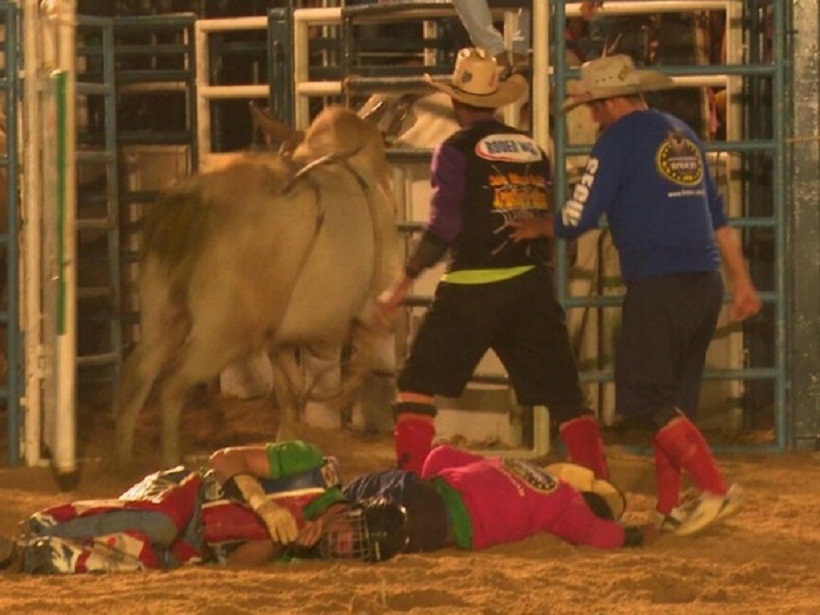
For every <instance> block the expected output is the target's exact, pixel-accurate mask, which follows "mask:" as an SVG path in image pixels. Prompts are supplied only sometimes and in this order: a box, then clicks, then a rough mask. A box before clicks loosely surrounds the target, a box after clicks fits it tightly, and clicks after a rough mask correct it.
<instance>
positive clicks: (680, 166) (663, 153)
mask: <svg viewBox="0 0 820 615" xmlns="http://www.w3.org/2000/svg"><path fill="white" fill-rule="evenodd" d="M655 164H656V165H657V168H658V171H659V172H660V174H661V175H662V176H663V177H665V178H667V179H668V180H670V181H672V182H674V183H676V184H678V185H679V186H696V185H698V184H699V183H700V182H701V181H702V180H703V158H701V155H700V150H698V147H697V145H695V144H694V143H693V142H692V141H691V140H690V139H687V138H686V137H684V136H683V135H682V134H680V133H677V132H670V133H669V134H668V135H667V137H666V139H664V140H663V142H661V144H660V147H658V151H657V153H656V155H655Z"/></svg>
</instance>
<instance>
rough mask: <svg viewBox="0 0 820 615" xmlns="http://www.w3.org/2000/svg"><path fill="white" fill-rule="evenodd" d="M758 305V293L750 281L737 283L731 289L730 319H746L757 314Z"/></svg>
mask: <svg viewBox="0 0 820 615" xmlns="http://www.w3.org/2000/svg"><path fill="white" fill-rule="evenodd" d="M760 307H761V301H760V295H758V294H757V290H756V289H755V287H754V286H753V285H752V284H751V282H750V283H748V284H742V283H741V284H738V285H737V286H735V288H733V289H732V320H734V321H736V322H740V321H742V320H746V319H747V318H748V317H749V316H754V315H755V314H757V313H758V312H759V311H760Z"/></svg>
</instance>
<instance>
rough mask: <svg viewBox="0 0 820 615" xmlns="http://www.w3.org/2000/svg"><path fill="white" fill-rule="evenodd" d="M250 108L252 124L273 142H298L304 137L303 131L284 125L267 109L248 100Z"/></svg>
mask: <svg viewBox="0 0 820 615" xmlns="http://www.w3.org/2000/svg"><path fill="white" fill-rule="evenodd" d="M250 108H251V118H252V119H253V123H254V125H255V126H256V127H257V128H258V129H259V130H260V131H261V132H262V134H263V135H265V136H267V137H269V138H270V139H271V140H272V141H273V142H274V143H285V142H294V141H295V142H300V141H302V139H304V138H305V133H304V132H303V131H301V130H294V129H293V128H290V127H289V126H286V125H285V124H283V123H282V122H280V121H279V120H277V119H275V118H273V117H271V116H270V115H269V114H268V112H267V111H265V110H264V109H262V108H261V107H260V106H259V105H257V104H256V103H254V102H253V101H251V102H250Z"/></svg>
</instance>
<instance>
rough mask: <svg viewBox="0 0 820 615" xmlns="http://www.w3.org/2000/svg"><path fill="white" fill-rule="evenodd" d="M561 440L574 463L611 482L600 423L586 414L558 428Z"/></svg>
mask: <svg viewBox="0 0 820 615" xmlns="http://www.w3.org/2000/svg"><path fill="white" fill-rule="evenodd" d="M558 432H559V433H560V434H561V439H562V440H563V441H564V444H566V445H567V453H568V454H569V460H570V461H571V462H572V463H577V464H578V465H581V466H584V467H586V468H589V469H590V470H592V471H593V473H594V474H595V476H596V477H598V478H602V479H604V480H609V468H608V467H607V463H606V458H605V457H604V443H603V441H602V440H601V433H600V432H599V431H598V421H597V420H596V418H595V417H594V416H593V415H591V414H585V415H584V416H579V417H577V418H574V419H570V420H569V421H566V422H565V423H562V424H561V425H560V426H559V427H558Z"/></svg>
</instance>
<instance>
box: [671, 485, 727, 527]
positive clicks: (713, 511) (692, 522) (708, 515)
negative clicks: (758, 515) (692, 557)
mask: <svg viewBox="0 0 820 615" xmlns="http://www.w3.org/2000/svg"><path fill="white" fill-rule="evenodd" d="M741 502H742V494H741V488H740V487H739V486H738V485H732V486H731V487H730V488H729V490H728V491H727V492H726V494H725V495H711V494H706V493H704V494H702V495H701V496H700V498H699V499H698V502H697V504H696V505H695V507H694V508H693V509H692V511H691V512H690V513H689V514H688V515H687V516H686V518H685V519H683V521H682V522H681V524H680V525H679V526H678V528H677V529H675V530H674V533H675V535H676V536H691V535H692V534H695V533H697V532H700V531H701V530H703V529H704V528H706V527H708V526H710V525H712V524H713V523H714V522H716V521H718V520H720V519H725V518H726V517H729V516H730V515H732V514H734V513H735V512H737V510H738V509H739V508H740V505H741Z"/></svg>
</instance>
